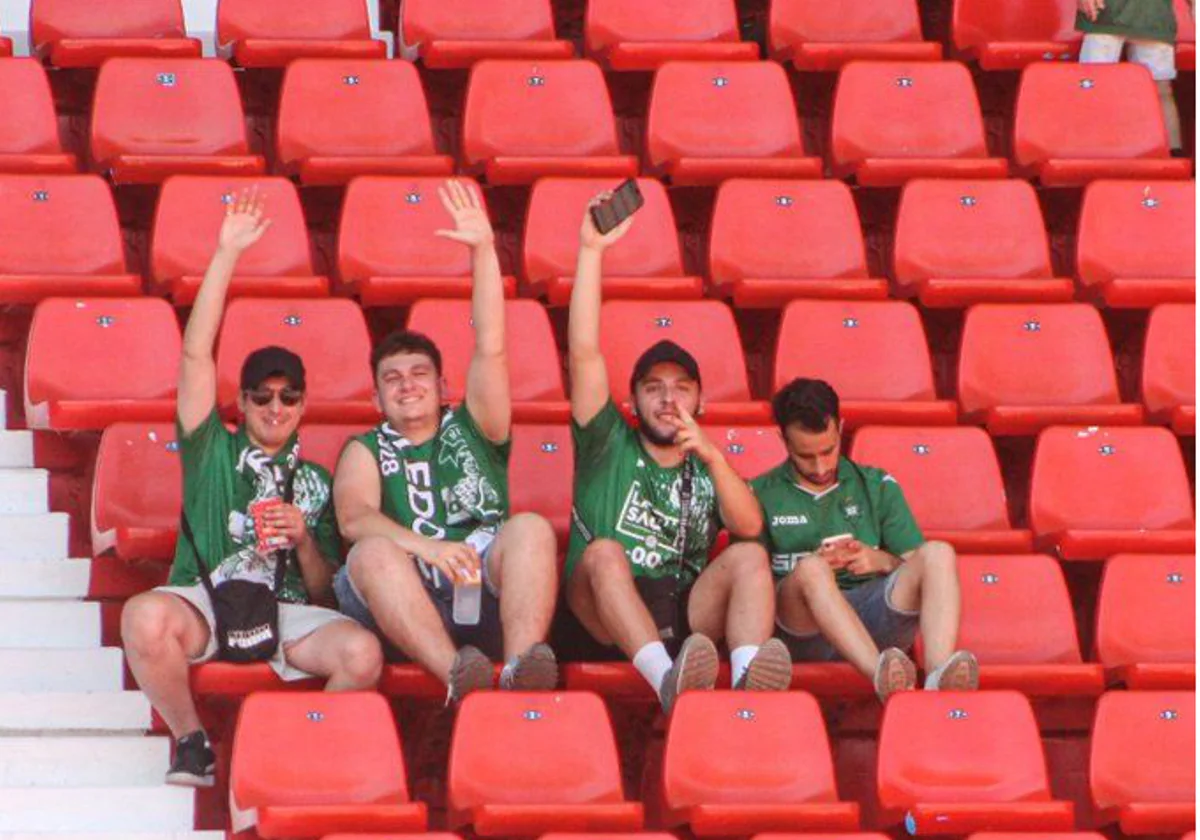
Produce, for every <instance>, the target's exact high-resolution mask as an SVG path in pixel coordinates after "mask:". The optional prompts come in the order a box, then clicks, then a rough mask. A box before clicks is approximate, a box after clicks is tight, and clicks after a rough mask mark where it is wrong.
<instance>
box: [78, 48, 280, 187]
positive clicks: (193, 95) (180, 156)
mask: <svg viewBox="0 0 1200 840" xmlns="http://www.w3.org/2000/svg"><path fill="white" fill-rule="evenodd" d="M91 166H92V168H93V169H94V170H95V171H97V172H101V173H104V174H107V175H109V176H110V177H111V178H112V179H113V181H114V182H115V183H158V182H160V181H162V180H164V179H165V178H166V177H167V176H169V175H225V176H229V175H257V174H259V173H260V172H262V170H263V160H262V158H261V157H259V156H257V155H252V154H250V148H249V146H248V144H247V140H246V126H245V123H244V122H243V114H242V101H241V98H240V97H239V94H238V89H237V83H236V82H234V79H233V70H232V69H230V67H229V65H228V64H226V63H225V62H223V61H216V60H214V59H203V58H114V59H110V60H109V61H106V62H105V63H104V66H103V67H101V68H100V75H99V78H98V79H97V81H96V94H95V98H94V100H93V104H92V124H91Z"/></svg>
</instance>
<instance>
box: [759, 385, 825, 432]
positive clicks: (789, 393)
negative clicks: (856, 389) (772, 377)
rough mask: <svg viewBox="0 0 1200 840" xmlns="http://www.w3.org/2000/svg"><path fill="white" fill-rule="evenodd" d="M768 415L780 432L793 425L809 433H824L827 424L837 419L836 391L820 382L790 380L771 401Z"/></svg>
mask: <svg viewBox="0 0 1200 840" xmlns="http://www.w3.org/2000/svg"><path fill="white" fill-rule="evenodd" d="M771 412H772V414H774V415H775V422H776V423H778V424H779V431H780V432H786V431H787V427H788V426H790V425H792V424H793V423H796V424H799V425H800V427H801V428H803V429H805V430H806V431H809V432H823V431H825V429H826V428H828V427H829V421H830V420H832V421H834V422H835V423H836V422H837V421H838V420H839V419H840V415H839V414H838V395H837V391H835V390H833V387H832V386H831V385H830V384H829V383H828V382H825V381H824V380H821V379H793V380H792V381H791V382H789V383H788V384H786V385H784V386H783V388H781V389H780V390H779V393H777V394H776V395H775V397H774V399H772V400H771Z"/></svg>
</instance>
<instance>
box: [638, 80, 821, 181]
mask: <svg viewBox="0 0 1200 840" xmlns="http://www.w3.org/2000/svg"><path fill="white" fill-rule="evenodd" d="M646 165H647V173H648V174H653V175H656V176H663V177H667V178H670V179H671V181H672V182H674V183H675V184H679V185H688V184H692V185H694V184H715V183H718V182H720V181H722V180H724V179H725V178H736V177H739V176H740V177H750V178H820V177H821V161H820V159H818V158H814V157H806V156H805V154H804V141H803V135H802V134H801V131H800V120H799V118H798V117H797V116H796V103H795V101H794V100H793V99H792V90H791V88H790V87H789V85H788V80H787V74H786V73H784V71H783V68H782V67H780V66H779V65H778V64H776V63H774V62H771V61H751V62H729V63H717V62H701V61H678V62H677V61H673V62H668V63H667V64H664V65H663V66H662V67H661V68H659V70H658V72H657V73H656V74H655V76H654V88H653V90H652V91H651V94H650V111H649V115H648V116H647V119H646Z"/></svg>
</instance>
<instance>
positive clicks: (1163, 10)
mask: <svg viewBox="0 0 1200 840" xmlns="http://www.w3.org/2000/svg"><path fill="white" fill-rule="evenodd" d="M1075 28H1076V29H1077V30H1079V31H1080V32H1084V33H1087V34H1097V35H1120V36H1122V37H1125V38H1135V39H1137V40H1141V41H1161V42H1163V43H1166V44H1174V43H1175V38H1176V33H1177V31H1178V28H1179V27H1178V23H1177V21H1176V20H1175V9H1174V7H1173V6H1172V3H1171V0H1105V3H1104V8H1103V9H1101V10H1100V14H1098V15H1097V16H1096V20H1095V21H1090V20H1088V19H1087V16H1086V15H1085V14H1084V13H1083V12H1078V13H1076V15H1075Z"/></svg>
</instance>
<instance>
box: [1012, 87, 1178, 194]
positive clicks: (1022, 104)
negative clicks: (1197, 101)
mask: <svg viewBox="0 0 1200 840" xmlns="http://www.w3.org/2000/svg"><path fill="white" fill-rule="evenodd" d="M1113 114H1120V115H1121V119H1119V120H1115V119H1113V118H1112V115H1113ZM1013 161H1014V163H1015V164H1016V166H1017V167H1018V168H1019V170H1020V172H1021V174H1022V176H1023V177H1029V178H1034V177H1036V178H1038V179H1040V180H1041V183H1042V184H1043V185H1044V186H1048V187H1057V186H1079V185H1082V184H1086V183H1087V182H1088V181H1093V180H1095V179H1097V178H1136V179H1146V178H1171V179H1186V178H1187V177H1189V176H1190V175H1191V172H1192V164H1191V161H1188V160H1176V159H1173V158H1171V156H1170V149H1169V148H1168V147H1167V129H1166V127H1165V125H1164V123H1163V116H1162V106H1161V105H1160V104H1159V101H1158V92H1157V90H1156V89H1155V87H1154V80H1153V79H1151V78H1150V74H1149V73H1147V72H1146V68H1144V67H1139V66H1137V65H1134V64H1129V63H1121V64H1074V63H1071V64H1048V63H1038V64H1031V65H1029V66H1028V67H1026V68H1025V70H1024V72H1023V73H1022V74H1021V86H1020V90H1019V92H1018V94H1017V106H1016V116H1015V119H1014V124H1013Z"/></svg>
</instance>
